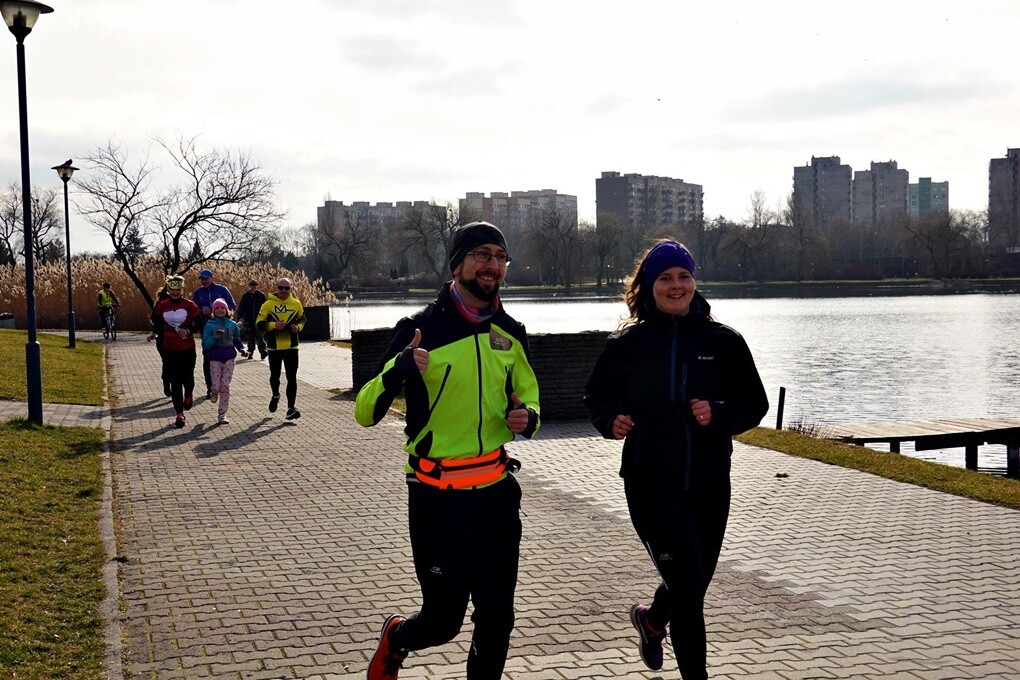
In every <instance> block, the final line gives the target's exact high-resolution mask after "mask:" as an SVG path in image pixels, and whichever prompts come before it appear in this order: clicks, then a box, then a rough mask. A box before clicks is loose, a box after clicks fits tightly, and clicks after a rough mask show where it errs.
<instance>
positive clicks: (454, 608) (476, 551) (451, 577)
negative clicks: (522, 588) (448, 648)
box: [391, 475, 521, 680]
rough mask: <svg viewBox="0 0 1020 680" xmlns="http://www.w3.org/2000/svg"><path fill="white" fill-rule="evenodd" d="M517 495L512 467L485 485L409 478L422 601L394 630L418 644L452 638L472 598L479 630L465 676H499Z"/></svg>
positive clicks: (471, 679) (409, 644) (516, 540)
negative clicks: (447, 485) (451, 486)
mask: <svg viewBox="0 0 1020 680" xmlns="http://www.w3.org/2000/svg"><path fill="white" fill-rule="evenodd" d="M520 503H521V487H520V485H519V484H518V483H517V480H516V479H514V477H513V475H507V476H506V478H504V479H503V480H502V481H500V482H497V483H496V484H493V485H492V486H488V487H485V488H482V489H461V490H449V491H444V490H440V489H437V488H435V487H431V486H428V485H426V484H422V483H420V482H410V483H408V502H407V514H408V522H409V527H410V534H411V551H412V553H413V555H414V568H415V573H416V574H417V576H418V583H419V584H420V585H421V593H422V607H421V611H419V612H418V613H417V614H415V615H413V616H411V617H410V618H408V619H407V620H406V621H404V622H403V623H402V624H401V625H400V626H399V627H398V628H397V629H396V631H394V633H393V634H392V637H391V641H392V642H393V644H394V645H396V646H397V647H401V648H404V649H408V650H412V651H413V650H416V649H424V648H426V647H434V646H437V645H441V644H444V643H446V642H449V641H450V640H452V639H453V638H454V637H455V636H456V635H457V633H459V632H460V628H461V625H462V624H463V623H464V614H465V612H466V611H467V606H468V600H469V599H470V601H471V603H472V604H473V605H474V612H473V613H472V615H471V621H472V622H473V623H474V631H473V633H472V636H471V650H470V652H469V653H468V660H467V678H468V680H498V679H499V678H501V677H502V675H503V666H504V665H506V657H507V651H508V650H509V648H510V633H511V632H512V631H513V628H514V591H515V590H516V588H517V565H518V561H519V557H520V546H521V520H520V515H519V510H520Z"/></svg>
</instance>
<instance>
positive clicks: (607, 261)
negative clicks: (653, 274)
mask: <svg viewBox="0 0 1020 680" xmlns="http://www.w3.org/2000/svg"><path fill="white" fill-rule="evenodd" d="M621 222H622V221H621V220H620V218H619V217H618V216H617V215H613V214H611V213H604V214H602V215H599V216H598V223H597V225H596V226H595V228H594V229H593V231H592V238H591V251H592V255H593V257H594V259H595V286H596V287H598V288H601V287H602V279H603V278H605V279H606V282H607V283H609V282H611V280H612V279H619V278H620V277H621V276H625V275H626V274H628V273H629V272H627V271H626V269H627V266H629V265H630V262H626V263H625V262H623V261H621V259H620V246H621V241H622V240H623V233H624V230H623V228H622V225H621Z"/></svg>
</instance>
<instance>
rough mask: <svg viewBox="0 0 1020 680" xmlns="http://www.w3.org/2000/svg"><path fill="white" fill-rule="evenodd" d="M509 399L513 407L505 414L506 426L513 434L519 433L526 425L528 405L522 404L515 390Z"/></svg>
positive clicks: (528, 417) (528, 414) (528, 415)
mask: <svg viewBox="0 0 1020 680" xmlns="http://www.w3.org/2000/svg"><path fill="white" fill-rule="evenodd" d="M510 399H511V401H512V402H513V408H511V409H510V411H508V412H507V414H506V426H507V427H508V428H510V431H511V432H513V433H514V434H520V433H521V432H524V429H525V428H526V427H528V421H529V419H530V417H531V415H530V412H529V411H528V407H527V406H525V405H524V402H522V401H521V398H520V397H518V396H517V393H516V392H514V393H513V394H511V395H510Z"/></svg>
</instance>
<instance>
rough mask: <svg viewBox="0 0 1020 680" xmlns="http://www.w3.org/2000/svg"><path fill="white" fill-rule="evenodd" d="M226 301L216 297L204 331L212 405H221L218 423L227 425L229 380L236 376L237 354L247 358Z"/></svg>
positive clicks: (203, 341)
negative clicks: (210, 316) (210, 379)
mask: <svg viewBox="0 0 1020 680" xmlns="http://www.w3.org/2000/svg"><path fill="white" fill-rule="evenodd" d="M229 311H230V309H229V307H228V306H227V301H226V300H224V299H223V298H216V299H215V300H214V301H213V303H212V318H210V319H209V321H207V322H206V324H205V328H203V329H202V348H203V349H204V350H205V351H206V352H207V353H208V356H209V372H210V374H211V375H212V396H211V397H210V400H211V401H212V402H213V403H216V402H217V401H218V402H219V407H218V416H217V422H219V423H221V424H226V423H228V422H230V421H229V420H227V408H228V407H229V406H230V379H231V378H233V377H234V359H235V358H236V357H237V354H238V352H240V354H241V356H245V353H244V344H243V343H242V342H241V330H240V329H239V328H238V327H237V324H236V323H235V322H234V320H233V319H231V318H230V317H229V316H228V314H229Z"/></svg>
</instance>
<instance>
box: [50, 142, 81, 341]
mask: <svg viewBox="0 0 1020 680" xmlns="http://www.w3.org/2000/svg"><path fill="white" fill-rule="evenodd" d="M50 169H51V170H56V171H57V175H59V176H60V179H61V181H63V183H64V244H65V245H64V248H65V250H66V253H67V346H68V347H70V348H71V349H74V289H73V288H72V287H71V213H70V212H68V209H67V182H68V180H70V179H71V175H73V174H74V171H75V170H77V169H78V168H76V167H74V166H73V165H71V159H70V158H68V159H67V160H66V161H64V163H63V164H62V165H55V166H53V167H52V168H50Z"/></svg>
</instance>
